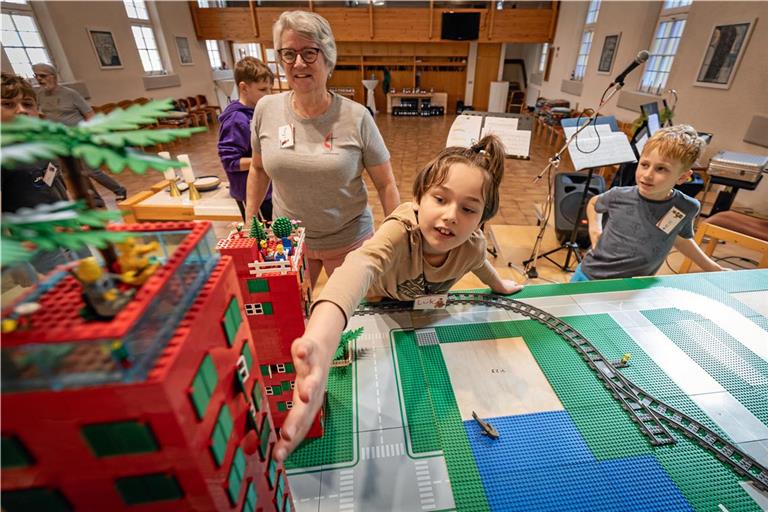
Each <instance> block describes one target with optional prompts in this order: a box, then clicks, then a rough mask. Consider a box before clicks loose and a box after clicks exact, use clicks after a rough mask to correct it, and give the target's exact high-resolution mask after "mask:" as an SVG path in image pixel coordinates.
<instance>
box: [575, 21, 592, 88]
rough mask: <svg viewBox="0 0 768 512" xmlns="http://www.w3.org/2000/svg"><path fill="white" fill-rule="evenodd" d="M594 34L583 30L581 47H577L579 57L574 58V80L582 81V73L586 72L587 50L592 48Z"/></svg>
mask: <svg viewBox="0 0 768 512" xmlns="http://www.w3.org/2000/svg"><path fill="white" fill-rule="evenodd" d="M594 35H595V33H594V32H593V31H592V30H585V31H584V32H583V33H582V35H581V45H579V56H578V57H577V58H576V68H575V69H574V70H573V79H574V80H584V73H585V72H586V70H587V61H588V60H589V50H590V48H592V36H594Z"/></svg>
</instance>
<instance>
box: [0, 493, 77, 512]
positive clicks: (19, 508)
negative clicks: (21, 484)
mask: <svg viewBox="0 0 768 512" xmlns="http://www.w3.org/2000/svg"><path fill="white" fill-rule="evenodd" d="M3 510H4V511H5V512H29V511H30V510H45V512H72V511H73V510H74V509H73V508H72V505H70V504H69V502H68V501H67V499H66V498H64V496H63V495H62V494H61V493H60V492H59V491H57V490H55V489H46V488H44V487H34V488H32V489H22V490H20V491H3Z"/></svg>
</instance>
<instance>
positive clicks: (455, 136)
mask: <svg viewBox="0 0 768 512" xmlns="http://www.w3.org/2000/svg"><path fill="white" fill-rule="evenodd" d="M482 124H483V118H482V116H466V115H462V116H456V120H455V121H454V122H453V124H452V125H451V131H449V132H448V140H447V141H446V142H445V146H446V147H448V146H462V147H465V148H466V147H469V146H471V145H472V144H474V143H476V142H477V141H478V140H480V126H481V125H482Z"/></svg>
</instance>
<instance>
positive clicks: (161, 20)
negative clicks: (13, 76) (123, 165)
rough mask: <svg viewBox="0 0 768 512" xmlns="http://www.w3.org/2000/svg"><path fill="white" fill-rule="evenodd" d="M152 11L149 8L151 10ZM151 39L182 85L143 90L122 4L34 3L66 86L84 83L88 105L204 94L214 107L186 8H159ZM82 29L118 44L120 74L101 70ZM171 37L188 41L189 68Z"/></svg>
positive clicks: (205, 65)
mask: <svg viewBox="0 0 768 512" xmlns="http://www.w3.org/2000/svg"><path fill="white" fill-rule="evenodd" d="M150 7H151V6H150ZM155 8H156V13H157V15H158V16H157V20H155V21H156V22H157V23H156V24H155V36H156V37H157V38H158V40H159V41H158V43H159V44H158V46H160V48H161V55H163V56H164V57H165V58H164V63H165V65H166V67H167V68H168V72H169V74H170V75H177V76H178V78H179V80H180V85H177V86H173V87H166V88H162V89H152V90H147V89H146V88H145V85H144V80H143V76H144V69H143V68H142V66H141V61H140V59H139V54H138V51H137V50H136V45H135V43H134V40H133V35H132V33H131V29H130V25H129V21H128V17H127V15H126V12H125V8H124V7H123V3H122V2H116V1H98V2H34V3H33V9H34V10H35V14H36V16H37V18H38V22H39V23H40V26H41V30H42V31H43V32H44V34H45V36H46V40H47V42H48V44H49V46H50V47H51V48H50V50H51V53H52V56H53V58H54V60H55V61H56V64H57V66H58V67H59V71H60V74H61V77H62V79H63V80H64V81H79V82H84V83H85V85H86V86H87V88H88V91H89V92H90V96H91V97H90V99H89V102H90V103H91V104H92V105H100V104H103V103H109V102H116V101H120V100H124V99H133V98H138V97H141V96H144V97H148V98H158V99H159V98H168V97H173V98H181V97H186V96H192V95H196V94H205V95H206V96H207V98H208V100H209V101H210V102H215V100H214V98H215V94H214V87H213V76H212V73H211V69H210V64H209V62H208V56H207V54H206V51H205V46H204V44H203V43H202V42H199V41H198V40H197V39H196V36H195V29H194V26H193V24H192V16H191V14H190V12H189V6H188V4H187V2H173V1H166V2H157V3H156V4H155ZM86 27H90V28H101V29H108V30H111V31H112V33H113V35H114V37H115V42H116V44H117V48H118V51H119V53H120V58H121V60H122V62H123V67H122V69H100V68H99V65H98V61H97V59H96V55H95V53H94V50H93V47H92V45H91V42H90V40H89V36H88V33H87V31H86ZM175 36H184V37H187V39H188V40H189V43H190V49H191V51H192V60H193V62H194V64H193V65H191V66H182V65H181V64H180V63H179V55H178V51H177V49H176V40H175Z"/></svg>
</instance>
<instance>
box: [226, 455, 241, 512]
mask: <svg viewBox="0 0 768 512" xmlns="http://www.w3.org/2000/svg"><path fill="white" fill-rule="evenodd" d="M243 476H245V455H243V450H242V449H241V448H239V447H238V449H237V451H236V452H235V457H234V458H233V460H232V467H231V468H230V469H229V479H228V480H227V482H228V485H227V494H228V495H229V499H230V500H231V501H232V504H233V505H234V504H235V503H237V497H238V496H240V487H241V485H242V483H243Z"/></svg>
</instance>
